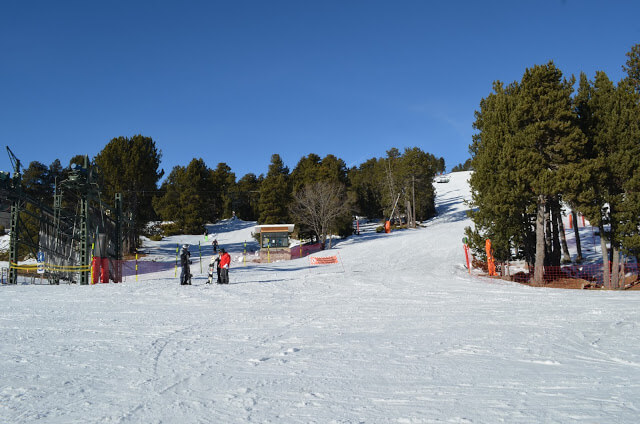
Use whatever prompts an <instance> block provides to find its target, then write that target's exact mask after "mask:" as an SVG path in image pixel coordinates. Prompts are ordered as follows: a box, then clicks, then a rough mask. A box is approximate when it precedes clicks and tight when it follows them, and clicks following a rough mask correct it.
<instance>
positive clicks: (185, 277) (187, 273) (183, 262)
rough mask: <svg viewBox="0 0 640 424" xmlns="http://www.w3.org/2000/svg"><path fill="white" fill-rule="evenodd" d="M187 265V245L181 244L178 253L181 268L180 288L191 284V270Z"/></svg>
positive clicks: (188, 253)
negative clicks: (180, 249)
mask: <svg viewBox="0 0 640 424" xmlns="http://www.w3.org/2000/svg"><path fill="white" fill-rule="evenodd" d="M189 264H191V252H189V245H188V244H183V245H182V251H181V252H180V266H181V267H182V271H180V285H182V286H184V285H190V284H191V268H190V267H189Z"/></svg>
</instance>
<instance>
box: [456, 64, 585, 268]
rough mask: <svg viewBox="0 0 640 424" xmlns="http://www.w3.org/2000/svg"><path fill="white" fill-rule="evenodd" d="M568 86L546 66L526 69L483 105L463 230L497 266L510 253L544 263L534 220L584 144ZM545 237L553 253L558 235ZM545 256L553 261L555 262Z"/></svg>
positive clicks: (478, 117)
mask: <svg viewBox="0 0 640 424" xmlns="http://www.w3.org/2000/svg"><path fill="white" fill-rule="evenodd" d="M573 82H574V81H573V80H563V79H562V73H561V72H560V70H558V69H557V68H556V67H555V65H554V64H553V63H551V62H550V63H548V64H547V65H542V66H534V67H533V68H530V69H527V70H526V71H525V73H524V75H523V77H522V81H521V82H520V83H512V84H511V85H509V86H507V87H505V86H504V85H503V84H502V83H500V82H497V83H495V84H494V92H493V93H492V94H491V95H490V96H489V97H487V98H486V99H483V100H482V101H481V103H480V106H481V110H480V111H479V112H476V122H475V123H474V127H475V128H476V129H477V130H478V131H479V132H478V133H477V134H476V135H475V136H474V141H473V144H472V145H471V148H470V151H471V153H472V155H473V159H472V167H473V168H474V170H475V172H474V174H473V176H472V178H471V181H470V183H471V187H472V197H473V201H472V203H473V206H475V209H474V211H473V212H472V213H471V217H472V219H473V221H474V223H475V227H476V228H475V230H471V229H469V230H468V231H467V234H468V236H469V237H470V240H471V242H472V243H474V244H473V247H474V250H475V252H476V253H479V252H482V251H483V249H484V239H485V238H491V240H492V245H493V247H494V250H495V256H496V258H497V259H499V260H504V259H508V258H509V257H511V252H512V249H513V250H515V251H517V252H522V254H523V255H524V256H525V258H526V259H527V260H528V261H529V262H533V261H535V263H536V264H538V265H540V266H541V264H542V263H543V262H544V261H545V248H544V246H545V243H544V227H541V226H540V225H541V224H540V222H541V221H536V220H535V214H536V213H541V212H540V211H544V209H545V208H547V207H548V201H549V200H550V199H552V198H555V197H557V196H559V195H560V193H561V192H562V189H563V188H564V187H563V182H564V181H566V180H570V179H571V178H572V177H573V174H574V172H575V171H576V168H575V166H573V165H574V164H575V163H577V162H578V161H579V153H580V152H582V151H583V150H584V144H585V138H584V135H583V134H582V131H581V130H580V128H579V127H578V125H577V117H576V115H575V112H574V111H573V109H572V100H571V94H572V85H573ZM536 222H537V224H536ZM536 225H538V226H537V227H536ZM553 228H555V227H553ZM547 237H554V242H553V243H549V245H550V246H559V243H556V241H555V240H557V237H558V235H557V231H556V232H555V233H554V234H547ZM554 253H555V252H554ZM534 255H535V258H534ZM551 257H552V258H558V261H559V258H560V255H558V254H554V255H553V256H551ZM541 274H542V272H541V271H539V272H537V275H538V276H539V277H540V278H542V277H541Z"/></svg>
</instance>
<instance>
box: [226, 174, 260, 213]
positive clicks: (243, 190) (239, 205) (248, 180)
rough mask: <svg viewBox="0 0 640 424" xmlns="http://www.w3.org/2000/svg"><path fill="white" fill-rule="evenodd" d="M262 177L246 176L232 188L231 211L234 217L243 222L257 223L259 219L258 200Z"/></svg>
mask: <svg viewBox="0 0 640 424" xmlns="http://www.w3.org/2000/svg"><path fill="white" fill-rule="evenodd" d="M262 179H263V177H262V176H260V177H256V175H255V174H251V173H249V174H246V175H245V176H244V177H242V178H240V180H239V181H238V182H237V184H236V185H235V186H234V188H233V194H232V197H233V199H234V200H233V210H235V211H236V216H238V217H239V218H241V219H243V220H245V221H257V220H258V217H259V212H258V200H259V198H260V185H261V184H262Z"/></svg>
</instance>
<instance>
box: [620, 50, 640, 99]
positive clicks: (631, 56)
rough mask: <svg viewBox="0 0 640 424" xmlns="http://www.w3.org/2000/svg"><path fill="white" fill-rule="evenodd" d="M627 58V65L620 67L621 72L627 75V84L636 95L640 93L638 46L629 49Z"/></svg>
mask: <svg viewBox="0 0 640 424" xmlns="http://www.w3.org/2000/svg"><path fill="white" fill-rule="evenodd" d="M627 57H628V59H627V63H626V65H623V66H622V70H623V71H625V72H626V73H627V75H628V78H629V83H630V84H631V86H632V87H633V88H634V89H635V90H636V93H640V44H635V45H634V46H633V47H631V51H629V52H628V53H627Z"/></svg>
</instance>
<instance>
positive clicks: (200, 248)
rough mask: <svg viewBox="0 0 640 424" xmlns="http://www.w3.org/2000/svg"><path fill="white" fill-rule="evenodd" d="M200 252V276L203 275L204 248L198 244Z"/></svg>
mask: <svg viewBox="0 0 640 424" xmlns="http://www.w3.org/2000/svg"><path fill="white" fill-rule="evenodd" d="M198 252H199V253H198V254H199V255H200V274H202V247H201V246H200V242H198Z"/></svg>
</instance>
